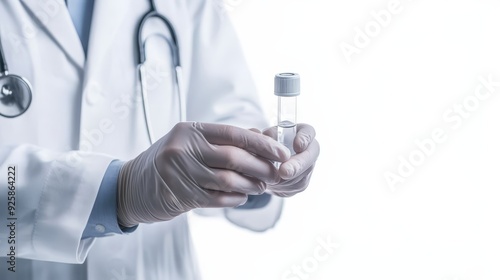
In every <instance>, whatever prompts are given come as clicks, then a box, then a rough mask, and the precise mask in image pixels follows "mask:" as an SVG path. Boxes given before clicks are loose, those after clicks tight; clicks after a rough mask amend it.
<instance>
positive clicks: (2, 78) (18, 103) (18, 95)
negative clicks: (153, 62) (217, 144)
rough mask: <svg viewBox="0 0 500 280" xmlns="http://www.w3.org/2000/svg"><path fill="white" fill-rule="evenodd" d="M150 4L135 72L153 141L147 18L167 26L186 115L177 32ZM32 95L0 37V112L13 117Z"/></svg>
mask: <svg viewBox="0 0 500 280" xmlns="http://www.w3.org/2000/svg"><path fill="white" fill-rule="evenodd" d="M149 3H150V5H151V8H150V10H149V11H148V12H147V13H146V14H145V15H144V16H143V17H142V19H141V21H140V22H139V26H138V29H137V44H138V57H139V61H138V66H137V69H138V76H139V83H140V91H141V96H142V105H143V111H144V120H145V122H146V129H147V133H148V138H149V142H150V143H151V144H152V143H153V142H154V141H155V140H156V138H155V135H154V132H153V127H152V123H151V117H150V110H149V107H150V106H149V105H148V104H149V103H148V102H149V100H148V82H147V70H146V66H145V63H146V43H147V40H148V38H146V39H144V38H143V29H144V25H145V24H146V22H147V21H148V20H150V19H154V18H156V19H159V20H160V21H161V22H163V24H165V26H166V27H167V28H168V31H169V33H170V37H171V40H170V39H168V37H166V41H167V43H168V44H169V46H170V50H171V55H172V66H173V69H175V72H174V73H173V74H174V75H175V77H174V78H175V83H176V85H175V90H176V94H177V98H178V99H179V120H180V121H183V120H185V119H186V115H185V110H184V97H183V96H182V90H183V87H182V68H181V62H180V55H179V47H178V46H179V45H178V41H177V34H176V33H175V30H174V27H173V25H172V24H171V23H170V21H169V20H168V19H167V18H166V17H165V16H163V15H161V14H160V13H159V12H158V10H157V9H156V4H155V2H154V0H149ZM32 98H33V93H32V89H31V85H30V83H29V81H28V80H27V79H25V78H23V77H20V76H17V75H12V74H9V72H8V66H7V61H6V60H5V56H4V52H3V49H2V42H1V40H0V116H3V117H6V118H15V117H18V116H21V115H22V114H24V113H25V112H26V111H27V110H28V108H29V106H30V104H31V100H32Z"/></svg>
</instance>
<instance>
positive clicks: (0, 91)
mask: <svg viewBox="0 0 500 280" xmlns="http://www.w3.org/2000/svg"><path fill="white" fill-rule="evenodd" d="M32 96H33V94H32V93H31V85H30V83H29V82H28V80H26V79H25V78H23V77H20V76H17V75H12V74H9V67H8V66H7V61H6V60H5V56H4V54H3V49H2V41H1V40H0V116H3V117H6V118H15V117H18V116H20V115H22V114H24V112H26V111H27V110H28V108H29V107H30V104H31V99H32Z"/></svg>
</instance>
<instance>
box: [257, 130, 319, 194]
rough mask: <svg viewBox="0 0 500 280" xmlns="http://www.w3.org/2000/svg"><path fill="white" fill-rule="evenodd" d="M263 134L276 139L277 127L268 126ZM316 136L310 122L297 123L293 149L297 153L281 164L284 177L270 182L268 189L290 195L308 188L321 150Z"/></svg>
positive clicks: (280, 171) (280, 170)
mask: <svg viewBox="0 0 500 280" xmlns="http://www.w3.org/2000/svg"><path fill="white" fill-rule="evenodd" d="M263 134H265V135H268V136H270V137H271V138H273V139H276V135H277V128H276V127H271V128H268V129H266V130H265V131H264V132H263ZM315 137H316V131H315V130H314V127H312V126H310V125H308V124H297V134H296V136H295V138H294V140H293V149H294V151H295V153H296V154H295V155H293V156H291V157H290V159H289V160H287V161H285V162H283V163H282V164H281V165H280V167H279V175H280V177H281V178H282V179H281V181H280V182H279V183H277V184H273V183H270V184H269V185H268V188H267V189H268V191H270V192H272V193H273V194H275V195H277V196H281V197H290V196H293V195H295V194H297V193H299V192H302V191H304V190H305V189H306V188H307V186H308V185H309V180H310V179H311V175H312V173H313V170H314V165H315V163H316V160H317V159H318V156H319V150H320V148H319V143H318V141H317V140H316V139H315Z"/></svg>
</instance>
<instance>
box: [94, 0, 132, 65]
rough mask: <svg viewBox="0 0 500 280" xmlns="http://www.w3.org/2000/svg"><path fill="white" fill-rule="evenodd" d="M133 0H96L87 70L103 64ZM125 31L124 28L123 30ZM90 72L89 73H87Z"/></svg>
mask: <svg viewBox="0 0 500 280" xmlns="http://www.w3.org/2000/svg"><path fill="white" fill-rule="evenodd" d="M131 1H132V0H95V2H94V12H93V15H92V25H91V30H90V40H89V47H88V58H89V60H88V65H87V71H89V72H92V68H93V67H98V66H99V65H101V66H102V64H100V63H102V62H103V61H104V60H105V56H106V53H107V52H108V48H109V45H110V43H111V42H113V39H114V38H115V36H116V33H117V32H119V31H120V26H121V25H122V23H123V21H124V20H126V17H125V16H126V15H127V12H128V11H129V10H130V8H131ZM121 31H123V30H121ZM87 74H88V73H87Z"/></svg>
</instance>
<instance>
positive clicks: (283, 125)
mask: <svg viewBox="0 0 500 280" xmlns="http://www.w3.org/2000/svg"><path fill="white" fill-rule="evenodd" d="M296 132H297V96H278V135H277V137H278V139H277V140H278V142H280V143H282V144H283V145H285V146H286V147H287V148H288V149H290V152H291V153H292V155H293V154H295V151H294V149H293V139H294V138H295V134H296Z"/></svg>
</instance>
